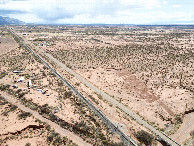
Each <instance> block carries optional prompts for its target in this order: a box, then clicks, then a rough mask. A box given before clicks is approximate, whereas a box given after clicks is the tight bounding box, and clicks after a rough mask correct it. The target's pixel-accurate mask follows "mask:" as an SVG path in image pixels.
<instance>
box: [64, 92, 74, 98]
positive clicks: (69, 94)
mask: <svg viewBox="0 0 194 146" xmlns="http://www.w3.org/2000/svg"><path fill="white" fill-rule="evenodd" d="M72 94H73V93H72V91H66V92H65V93H64V97H65V98H69V97H71V96H72Z"/></svg>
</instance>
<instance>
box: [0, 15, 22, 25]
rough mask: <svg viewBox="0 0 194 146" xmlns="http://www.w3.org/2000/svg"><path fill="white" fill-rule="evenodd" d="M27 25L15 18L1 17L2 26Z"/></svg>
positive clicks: (0, 23)
mask: <svg viewBox="0 0 194 146" xmlns="http://www.w3.org/2000/svg"><path fill="white" fill-rule="evenodd" d="M24 24H25V23H24V22H22V21H20V20H18V19H14V18H9V17H2V16H0V25H24Z"/></svg>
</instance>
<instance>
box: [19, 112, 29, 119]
mask: <svg viewBox="0 0 194 146" xmlns="http://www.w3.org/2000/svg"><path fill="white" fill-rule="evenodd" d="M30 116H31V113H29V112H24V113H21V114H19V115H18V117H19V119H26V118H27V117H30Z"/></svg>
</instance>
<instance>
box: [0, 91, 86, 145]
mask: <svg viewBox="0 0 194 146" xmlns="http://www.w3.org/2000/svg"><path fill="white" fill-rule="evenodd" d="M0 94H1V96H2V97H4V98H5V99H6V100H7V101H8V102H9V103H11V104H13V105H16V106H18V108H20V109H21V110H23V111H25V112H29V113H31V114H32V115H33V116H34V117H35V118H37V119H39V120H40V121H42V122H45V123H47V124H48V125H50V126H51V128H53V129H55V132H57V133H59V134H60V135H61V136H66V137H68V138H69V139H71V140H72V141H73V142H74V143H76V144H78V145H80V146H90V144H89V143H87V142H85V141H83V139H81V138H80V137H79V136H77V135H75V134H74V133H72V132H70V131H68V130H66V129H63V128H61V127H60V126H59V125H57V124H56V123H54V122H52V121H50V120H48V119H46V118H44V117H43V116H41V115H40V114H39V113H38V112H36V111H33V110H31V109H30V108H28V107H25V106H24V105H22V104H21V103H20V101H19V100H17V99H16V98H14V97H13V96H11V95H8V94H6V93H4V92H0Z"/></svg>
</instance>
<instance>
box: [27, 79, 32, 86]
mask: <svg viewBox="0 0 194 146" xmlns="http://www.w3.org/2000/svg"><path fill="white" fill-rule="evenodd" d="M31 86H32V81H31V80H29V81H28V88H30V87H31Z"/></svg>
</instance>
